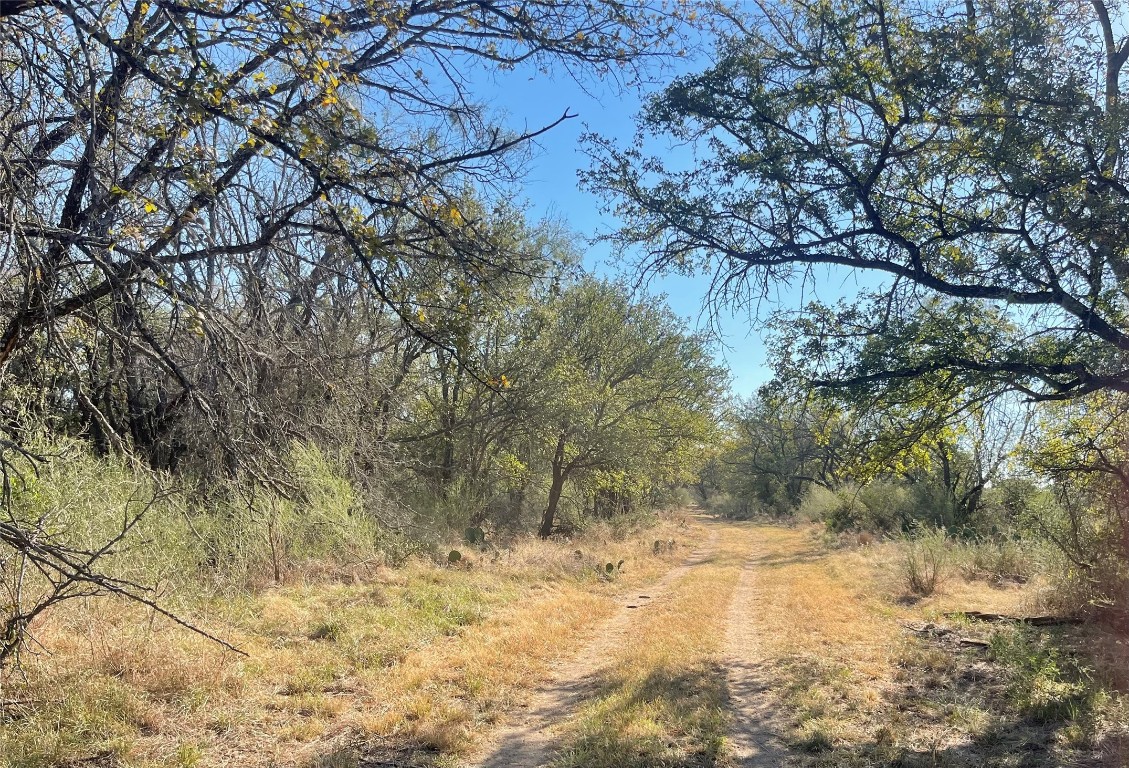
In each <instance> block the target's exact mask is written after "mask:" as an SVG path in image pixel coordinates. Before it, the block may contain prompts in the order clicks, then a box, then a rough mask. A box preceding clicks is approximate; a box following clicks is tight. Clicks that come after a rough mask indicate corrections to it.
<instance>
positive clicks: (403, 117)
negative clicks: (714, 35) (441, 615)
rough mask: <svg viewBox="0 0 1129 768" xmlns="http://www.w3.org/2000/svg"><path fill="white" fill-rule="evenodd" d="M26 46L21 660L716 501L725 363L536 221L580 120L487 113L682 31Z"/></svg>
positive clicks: (16, 260) (205, 8) (354, 21)
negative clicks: (489, 88) (704, 483)
mask: <svg viewBox="0 0 1129 768" xmlns="http://www.w3.org/2000/svg"><path fill="white" fill-rule="evenodd" d="M0 16H2V17H3V22H2V24H0V68H2V69H3V72H4V76H3V77H2V78H0V149H2V152H3V156H2V162H0V241H2V243H0V471H2V475H3V490H4V494H3V499H2V501H3V505H2V515H0V581H2V583H3V589H4V590H5V593H4V596H3V597H0V611H2V614H3V615H0V622H3V629H2V631H0V634H2V637H0V660H2V659H3V658H4V657H6V656H8V655H10V654H11V652H12V651H13V650H14V649H15V648H16V647H17V646H18V644H19V641H20V640H21V639H22V638H23V637H24V634H25V632H26V630H27V629H28V627H29V624H30V622H31V621H32V620H33V619H35V618H36V617H37V616H38V615H39V614H40V613H41V611H42V610H44V609H45V608H46V607H47V606H49V605H51V604H53V603H56V602H58V601H60V600H64V599H67V598H70V597H75V596H81V595H87V594H96V593H104V592H115V593H118V594H126V595H130V596H133V597H135V598H138V599H144V600H153V599H154V598H155V597H157V596H158V595H156V594H155V593H152V592H150V591H148V587H150V586H153V585H155V584H159V583H161V581H162V579H165V580H167V582H168V583H180V584H184V583H193V582H206V581H209V580H214V577H216V576H219V577H221V578H223V577H225V576H227V577H230V576H231V575H233V574H234V575H240V574H246V575H251V576H254V575H255V574H258V575H259V576H261V575H263V574H264V573H266V574H267V575H268V576H273V577H274V578H276V579H278V578H282V577H283V576H284V574H285V573H286V572H287V571H288V569H290V568H291V567H293V566H294V564H295V563H297V562H299V561H301V560H302V559H303V558H311V557H313V558H316V557H337V558H346V557H353V558H354V559H361V560H363V559H365V558H371V557H377V556H380V557H395V556H396V553H397V552H400V553H403V552H405V551H409V550H411V549H412V548H418V547H421V546H427V545H428V543H429V542H430V541H433V540H435V539H436V538H438V537H441V536H445V535H448V534H449V533H450V532H451V531H458V532H461V531H462V530H463V529H464V528H465V527H473V528H475V529H478V528H487V529H489V530H490V531H491V533H492V534H493V532H494V531H497V530H503V529H511V530H514V531H536V532H539V533H540V534H541V535H543V536H548V535H551V534H553V533H554V532H557V531H561V530H568V529H569V528H570V527H575V526H577V525H579V524H580V523H581V521H582V520H583V519H584V518H585V517H586V516H592V515H601V516H606V515H612V514H615V513H618V512H622V511H624V510H630V509H631V508H633V507H635V506H637V505H641V504H645V503H650V502H652V501H653V500H654V499H655V498H656V497H657V496H660V495H661V494H662V493H663V491H664V489H665V488H668V487H670V486H672V485H677V484H678V483H680V482H682V481H683V480H685V478H687V477H688V476H689V475H688V473H689V472H691V471H692V468H693V463H694V460H695V451H694V446H695V445H696V444H697V443H698V442H701V441H704V440H706V439H707V438H708V435H709V433H710V429H711V426H712V423H713V403H714V400H715V398H716V394H717V390H718V388H719V387H720V386H721V382H722V379H723V377H722V375H721V374H720V373H719V372H718V371H717V370H716V369H715V368H714V366H713V365H712V363H711V362H710V359H711V358H710V355H709V353H708V350H707V349H706V347H705V344H704V342H703V340H702V339H701V338H699V337H697V336H694V335H692V334H689V333H687V332H686V331H685V330H684V329H683V327H682V326H681V324H680V323H679V322H678V321H677V320H676V319H675V318H674V317H673V316H672V315H671V314H670V313H669V312H667V311H665V310H664V309H662V308H661V302H658V301H656V300H655V299H652V298H647V297H633V295H632V294H631V292H630V291H629V290H627V289H626V288H625V287H624V286H622V285H618V284H614V283H609V282H605V281H601V280H598V279H595V278H592V277H587V276H584V275H582V274H580V273H579V271H578V270H577V269H576V267H575V263H576V261H577V257H576V254H575V253H574V252H573V250H572V248H571V247H570V246H569V245H568V240H569V238H570V237H573V236H572V235H570V234H565V233H562V232H558V231H555V230H554V229H553V228H552V227H549V226H531V225H529V224H528V223H527V222H526V221H525V218H524V215H523V212H522V210H521V208H520V206H517V205H514V204H512V203H511V202H509V201H511V200H513V199H514V198H515V197H516V195H517V193H518V192H519V184H520V179H521V176H522V172H523V168H524V164H525V162H526V160H527V158H528V153H529V151H530V148H531V146H532V141H533V140H534V139H535V138H536V136H537V135H539V134H540V133H541V132H543V131H544V130H548V129H550V128H552V127H553V126H554V125H556V124H558V123H560V122H561V121H563V120H565V119H568V118H570V117H571V115H569V114H567V113H564V112H563V109H564V105H562V107H561V109H562V112H560V113H556V114H557V115H560V117H556V115H549V116H547V119H546V121H545V124H544V125H542V126H539V127H535V128H532V129H528V130H524V131H514V130H512V129H510V128H508V127H507V126H506V125H505V123H504V121H503V120H501V119H500V118H499V116H498V115H496V114H495V113H494V112H492V111H491V110H490V109H489V108H487V107H486V106H484V105H483V104H481V103H480V102H479V101H478V100H477V99H476V96H475V94H474V92H473V88H472V82H473V79H474V78H475V77H485V76H487V75H489V74H491V73H493V72H494V71H496V70H497V69H498V68H502V69H510V68H514V67H518V66H523V67H532V68H535V70H536V71H538V72H540V73H542V74H543V75H544V76H546V77H553V76H564V77H575V78H580V79H584V78H588V77H601V78H603V77H606V78H609V79H610V80H611V81H614V82H617V83H619V84H620V85H625V84H627V83H630V82H632V81H634V80H636V79H637V78H638V77H639V76H640V74H641V72H642V64H643V62H644V61H645V60H646V59H647V58H650V57H655V56H667V55H673V54H674V53H675V52H676V51H677V50H678V49H679V48H680V47H681V46H682V45H683V43H684V40H683V39H682V38H683V37H684V36H685V35H686V34H687V30H688V29H689V26H688V25H690V24H691V23H692V21H693V19H694V17H695V13H694V12H693V11H692V10H691V9H690V8H688V7H683V6H681V5H675V6H673V7H669V8H668V7H667V6H666V5H665V4H663V3H656V4H654V5H653V6H652V5H650V4H647V3H644V4H640V5H636V6H631V7H625V6H623V5H622V4H621V3H617V2H594V3H584V4H574V3H564V4H562V3H556V2H526V3H521V4H520V5H517V6H515V5H512V4H509V3H492V2H478V1H477V0H474V1H471V0H467V1H466V2H462V1H461V0H456V1H455V2H449V1H448V0H434V1H426V2H413V3H398V2H377V3H367V4H352V3H343V4H342V3H316V4H302V3H289V2H275V1H274V0H253V1H252V2H239V3H228V2H212V1H211V0H208V1H207V2H195V1H194V0H190V1H189V2H186V3H179V2H178V3H166V2H160V1H159V0H153V1H152V2H136V3H125V4H120V3H117V4H110V5H105V4H93V5H91V4H84V3H70V2H65V1H64V2H26V3H10V4H5V6H4V10H3V12H2V14H0ZM350 553H351V554H350Z"/></svg>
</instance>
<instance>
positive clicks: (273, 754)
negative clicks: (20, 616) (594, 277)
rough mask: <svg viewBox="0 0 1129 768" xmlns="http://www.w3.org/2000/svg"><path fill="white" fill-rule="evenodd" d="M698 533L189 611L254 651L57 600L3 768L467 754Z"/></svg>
mask: <svg viewBox="0 0 1129 768" xmlns="http://www.w3.org/2000/svg"><path fill="white" fill-rule="evenodd" d="M700 536H701V531H700V529H699V528H697V527H695V526H693V525H689V524H686V523H685V521H680V520H675V521H673V522H669V523H666V524H664V525H662V526H660V527H659V528H658V529H656V530H652V531H643V532H642V533H641V534H639V535H637V536H635V537H633V538H629V539H626V540H617V539H615V538H613V537H612V536H611V535H610V534H605V535H599V532H597V535H593V536H589V537H587V538H581V539H578V540H577V541H575V542H535V541H526V542H521V543H520V544H518V545H517V546H515V547H513V548H511V549H507V550H503V551H500V552H471V551H465V554H466V555H467V557H466V558H465V561H464V562H463V563H461V564H460V566H459V567H457V568H451V567H447V566H445V565H436V564H433V563H430V562H423V561H416V562H413V563H410V564H408V565H407V566H405V567H403V568H399V569H384V568H382V569H377V570H374V571H372V572H371V573H370V574H369V575H368V577H367V578H366V579H364V580H353V581H351V582H349V583H317V582H313V583H308V584H296V585H290V586H284V587H279V588H273V589H269V590H266V591H264V592H261V593H259V594H255V595H243V596H232V597H227V598H214V599H212V600H211V601H210V602H208V603H207V604H205V605H199V606H193V607H192V613H193V614H194V615H195V616H196V617H197V620H198V621H200V622H201V623H202V624H204V625H205V626H207V628H208V629H209V631H212V632H214V633H216V634H217V635H219V636H222V637H224V638H226V639H228V640H230V641H232V642H233V643H235V644H236V645H238V646H239V647H240V648H242V649H243V650H245V651H247V652H248V653H249V654H250V657H249V658H242V657H240V656H237V655H236V654H233V653H230V652H226V651H224V650H223V649H221V648H219V647H217V646H215V645H213V644H211V643H209V642H207V641H206V640H203V639H202V638H199V637H197V636H194V635H191V634H188V633H187V632H184V631H182V630H180V629H177V628H174V627H171V626H170V625H168V624H167V623H165V622H163V621H162V620H160V619H156V618H154V617H152V616H149V615H147V614H146V613H145V612H143V611H141V610H139V609H138V608H136V607H134V606H130V605H126V604H122V603H120V602H117V601H112V600H100V601H94V602H91V603H90V604H88V605H85V606H79V605H71V606H69V607H64V608H63V609H60V610H58V611H56V612H55V613H54V614H52V615H50V616H48V617H47V619H46V621H44V622H41V623H40V624H39V625H38V626H36V627H35V628H34V629H35V631H36V635H37V637H38V639H39V641H40V642H41V643H42V644H43V649H46V651H49V653H47V652H41V653H39V654H37V655H35V656H33V657H31V658H30V659H29V661H28V664H27V665H26V668H25V670H24V673H23V676H21V675H19V674H12V675H8V676H7V677H6V678H5V679H4V680H3V682H2V687H0V700H3V701H4V702H5V704H4V709H3V710H2V711H0V766H3V768H30V766H37V767H38V766H53V765H58V766H61V765H64V764H68V763H74V762H75V761H81V760H91V759H96V760H105V761H114V760H117V761H119V762H120V761H124V762H127V763H128V764H130V765H137V766H229V765H239V766H256V765H281V766H314V765H327V766H328V765H341V766H347V765H350V764H351V763H350V760H352V764H355V762H356V757H355V755H356V754H357V753H358V752H356V751H354V748H356V749H357V750H363V749H368V748H371V747H372V745H374V744H375V745H378V746H379V745H384V746H385V747H387V748H388V749H391V750H404V749H412V748H418V747H422V748H426V749H434V750H439V751H441V752H444V753H452V754H454V753H458V752H460V751H462V750H464V749H466V748H467V747H468V745H470V744H471V743H472V742H473V741H474V740H475V739H478V738H480V737H481V736H482V735H483V734H484V733H485V731H486V730H487V729H488V727H489V725H490V723H491V722H493V721H494V720H495V719H497V717H498V716H499V714H500V713H501V712H503V711H504V710H505V709H506V708H508V707H510V706H512V704H513V702H514V701H515V700H516V698H518V697H519V695H520V691H521V690H522V689H524V688H525V687H527V686H529V685H530V684H531V681H532V680H534V679H536V678H538V677H539V676H541V675H543V673H544V668H545V666H546V665H547V664H548V663H550V662H551V661H552V660H554V659H556V658H559V657H561V656H563V655H567V654H568V653H569V652H570V651H571V650H572V649H573V648H574V647H575V645H576V644H577V643H578V642H580V640H581V638H582V637H584V636H585V633H586V632H590V630H591V629H592V627H594V626H595V625H596V624H597V623H598V622H599V621H600V620H601V619H602V618H603V617H604V616H606V615H607V614H608V613H609V612H610V611H611V610H612V608H613V605H614V596H615V595H616V594H618V593H619V592H620V591H621V590H624V589H637V588H638V586H639V585H640V584H644V583H648V582H650V581H652V580H654V579H655V578H657V577H658V576H659V575H661V574H662V573H664V572H665V571H666V570H669V569H670V568H671V567H672V566H673V565H674V564H675V563H677V562H679V561H680V560H681V558H682V552H681V551H676V552H675V553H672V554H665V553H663V554H655V553H654V552H653V550H652V544H653V542H652V539H653V538H655V537H662V538H663V540H664V541H666V540H669V539H675V540H676V541H679V542H680V543H681V544H682V545H684V547H685V548H686V550H688V548H689V546H691V545H692V543H693V542H694V541H695V540H696V539H697V538H699V537H700ZM462 548H463V549H464V550H469V549H470V548H469V547H466V546H465V545H464V546H463V547H462ZM620 560H623V561H624V564H623V567H622V569H620V570H617V571H615V572H614V573H613V574H612V575H611V576H608V575H607V574H603V575H601V573H602V572H603V570H604V565H605V563H606V562H613V563H618V562H619V561H620ZM350 755H353V757H351V758H350Z"/></svg>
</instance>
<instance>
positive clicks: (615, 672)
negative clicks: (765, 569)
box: [468, 520, 783, 768]
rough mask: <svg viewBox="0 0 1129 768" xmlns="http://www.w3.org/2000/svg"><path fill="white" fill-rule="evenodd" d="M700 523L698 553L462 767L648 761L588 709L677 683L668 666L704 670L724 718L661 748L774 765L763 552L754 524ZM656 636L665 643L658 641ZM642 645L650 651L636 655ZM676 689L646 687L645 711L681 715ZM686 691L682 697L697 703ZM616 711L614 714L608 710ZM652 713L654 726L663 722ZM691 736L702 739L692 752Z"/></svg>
mask: <svg viewBox="0 0 1129 768" xmlns="http://www.w3.org/2000/svg"><path fill="white" fill-rule="evenodd" d="M703 524H704V525H706V526H707V527H708V530H709V533H708V537H707V539H706V540H705V542H704V543H703V544H702V545H701V546H700V547H699V549H698V550H696V551H694V552H692V553H691V554H690V555H689V556H688V557H687V559H686V560H685V561H684V562H683V563H682V564H680V565H678V566H676V567H674V568H673V569H671V570H670V571H669V572H668V573H667V574H666V575H665V576H664V577H663V578H662V579H661V580H660V581H658V582H657V583H655V584H653V585H651V586H650V587H648V588H647V589H646V590H642V591H640V592H638V593H633V594H631V595H628V596H627V597H626V599H625V600H624V601H623V603H622V605H621V607H620V610H619V611H618V612H617V613H616V614H615V615H614V616H613V617H612V618H611V619H610V620H608V621H607V622H606V623H605V624H604V625H603V626H601V627H600V628H599V630H598V631H597V632H596V634H595V637H594V639H593V640H592V641H591V642H589V643H588V644H587V645H586V646H585V647H583V648H582V649H581V650H580V652H578V653H576V654H575V655H574V656H572V657H571V658H569V659H567V660H565V661H562V662H561V663H559V664H558V665H557V666H556V667H555V668H554V669H553V671H552V674H551V676H550V678H549V679H548V680H547V681H545V683H544V684H543V685H542V686H540V687H539V688H538V689H537V690H536V691H535V692H534V693H533V694H532V696H531V698H530V700H529V702H528V705H527V706H526V707H525V708H524V709H523V711H522V713H521V714H518V715H516V716H515V717H514V718H513V719H512V720H511V722H510V723H509V724H508V725H507V726H504V727H503V728H502V729H501V730H500V731H499V732H497V733H496V734H494V736H493V737H492V738H491V739H489V742H488V751H487V753H486V754H483V755H479V756H478V757H477V759H475V760H473V761H472V762H470V763H469V764H468V765H472V766H477V768H519V767H520V768H534V767H535V766H548V765H564V766H567V765H591V764H594V763H593V760H594V759H597V760H599V761H601V764H605V763H606V764H607V765H617V764H625V763H623V762H622V761H623V760H636V761H638V762H637V763H636V764H646V758H645V757H641V756H640V755H643V754H645V753H646V747H645V746H644V747H640V748H636V747H637V746H638V745H636V744H634V743H633V742H632V741H631V739H629V738H626V737H623V738H621V737H620V734H612V735H611V737H610V738H609V736H608V735H607V734H604V735H596V736H594V735H593V734H592V733H591V731H592V729H593V726H592V725H591V724H589V725H587V726H586V725H585V724H584V720H585V715H584V712H585V711H586V710H593V712H598V707H599V702H600V701H604V702H609V701H610V702H615V701H617V700H619V699H617V698H616V697H617V696H619V697H620V699H623V696H622V691H619V690H616V689H617V687H618V688H623V689H626V688H630V687H632V685H633V683H632V682H631V681H632V680H633V679H636V680H637V679H639V678H646V679H648V680H650V679H651V678H659V679H669V680H685V679H687V678H686V677H685V675H684V674H683V675H681V676H679V675H674V674H671V670H681V671H682V672H685V670H687V669H694V670H703V669H704V670H709V672H708V673H706V675H705V676H704V677H702V678H701V679H697V678H695V679H697V681H698V688H700V689H705V690H707V691H715V692H716V693H717V698H718V699H719V701H718V702H717V704H719V705H720V706H719V707H717V709H720V710H722V711H723V712H724V716H723V717H722V718H721V720H720V722H718V723H717V724H716V728H717V729H718V730H719V731H720V732H721V733H719V734H717V735H718V736H721V738H717V739H713V740H712V741H711V739H710V738H709V737H708V736H709V734H708V733H707V732H712V731H710V729H709V728H708V727H707V728H698V727H696V726H695V727H694V728H686V729H685V730H687V731H688V735H685V736H678V735H676V736H670V735H669V733H668V735H667V736H666V737H665V738H666V739H667V741H669V742H670V744H669V746H667V747H665V749H667V751H668V752H669V751H672V750H682V751H684V752H685V753H687V754H693V753H697V752H702V751H703V750H704V751H705V752H710V751H711V750H712V752H711V754H712V756H713V757H714V758H716V761H715V764H720V765H727V766H733V767H734V768H738V767H740V768H769V767H770V766H777V765H780V764H781V760H782V758H783V752H782V750H781V748H780V747H779V746H778V744H777V742H776V740H775V738H774V736H773V730H772V727H771V724H770V715H771V712H772V702H771V698H770V694H769V693H768V691H767V686H766V685H765V681H764V679H763V677H762V672H761V668H760V664H761V662H762V659H761V657H760V655H759V653H758V643H757V631H758V627H757V620H756V616H757V600H758V589H757V585H758V578H759V568H758V564H759V563H760V561H761V560H762V559H763V558H764V557H765V551H764V548H763V546H762V545H760V544H759V543H758V542H757V535H756V530H755V528H754V527H753V526H751V525H746V524H742V523H732V522H724V523H723V522H717V521H712V520H703ZM688 611H699V612H701V611H706V612H708V613H707V615H705V616H704V617H703V615H701V614H698V615H689V614H687V612H688ZM683 614H686V617H687V618H689V622H688V624H687V626H682V627H681V628H680V624H679V616H681V615H683ZM711 622H712V624H711ZM706 624H710V626H708V627H707V626H705V625H706ZM699 627H700V628H701V629H702V630H703V631H702V632H700V633H699V634H695V632H694V631H693V630H694V629H696V628H699ZM664 631H667V632H668V633H669V634H670V637H669V638H665V639H664V638H662V637H661V635H662V634H663V632H664ZM656 634H657V635H659V637H656ZM644 638H645V640H644ZM687 638H690V640H691V641H692V642H691V641H688V640H687ZM642 643H646V644H649V646H650V648H645V647H642V646H641V645H640V644H642ZM655 648H658V651H657V652H656V650H655ZM656 653H657V655H656ZM651 658H654V659H655V660H656V661H655V663H654V664H653V665H651V667H648V665H647V664H646V663H643V664H642V665H641V663H640V660H641V659H651ZM641 666H642V668H640V667H641ZM625 670H627V671H625ZM672 688H674V686H672V685H667V689H666V690H659V691H653V690H652V691H651V692H650V694H649V701H647V702H645V703H647V704H650V705H651V706H652V708H653V707H654V706H655V704H654V702H655V701H657V700H660V699H661V700H662V701H664V702H665V705H664V706H666V708H667V709H668V710H672V711H680V710H679V702H678V701H675V700H674V699H676V698H677V697H678V691H677V690H676V689H674V690H671V689H672ZM692 688H693V686H690V687H689V688H688V690H687V691H686V696H684V697H683V698H687V699H688V698H690V697H691V694H693V695H697V693H696V692H694V691H693V690H691V689H692ZM644 698H647V697H644ZM594 708H595V709H594ZM616 708H619V709H621V708H622V707H615V706H613V709H616ZM700 708H701V707H699V709H700ZM687 711H688V710H687ZM599 717H601V715H599V714H592V713H589V715H588V716H587V718H588V720H592V719H593V718H599ZM656 717H657V718H658V720H659V726H661V725H662V724H663V723H662V722H661V721H662V716H661V715H659V716H656ZM667 719H668V721H677V719H678V718H675V717H668V718H667ZM704 722H712V721H709V720H708V719H707V720H706V721H704ZM678 725H679V723H678V722H671V723H670V724H669V727H668V729H667V730H668V731H678V730H679V729H678V727H677V726H678ZM596 727H598V726H596ZM640 738H642V737H640ZM599 739H602V745H601V746H599V747H597V748H596V749H598V750H599V754H598V756H597V757H595V758H594V757H593V756H592V755H593V753H586V752H585V749H586V747H585V746H584V742H585V740H587V741H588V742H592V741H593V740H599ZM695 739H697V740H699V741H702V742H703V743H702V744H695V743H693V741H694V740H695ZM675 742H677V743H675ZM713 742H716V743H713ZM643 743H644V742H643V741H640V742H639V744H643ZM711 744H712V746H711ZM587 749H593V747H591V746H589V747H587ZM617 749H619V750H621V751H623V752H625V753H626V752H627V751H629V750H630V751H631V752H632V753H633V755H632V756H626V755H625V756H621V757H617V756H616V755H615V752H616V750H617ZM585 754H588V757H585V756H584V755H585ZM703 754H704V752H703Z"/></svg>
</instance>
